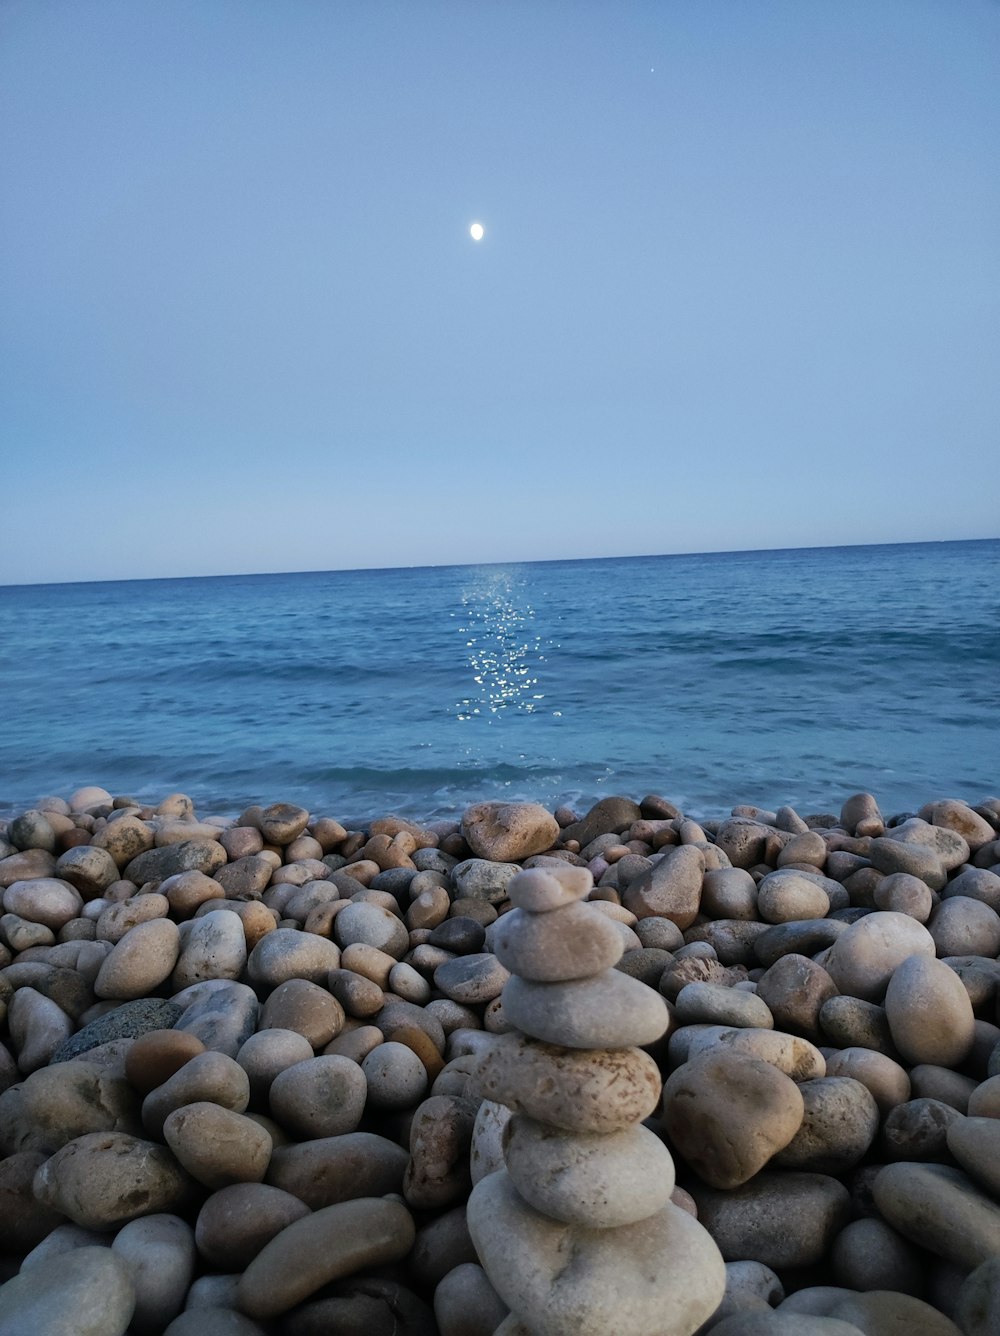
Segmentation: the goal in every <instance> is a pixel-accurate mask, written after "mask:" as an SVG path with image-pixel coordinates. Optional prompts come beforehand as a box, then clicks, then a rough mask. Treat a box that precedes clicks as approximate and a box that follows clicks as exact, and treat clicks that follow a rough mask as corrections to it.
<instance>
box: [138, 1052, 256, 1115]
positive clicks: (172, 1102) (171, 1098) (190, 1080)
mask: <svg viewBox="0 0 1000 1336" xmlns="http://www.w3.org/2000/svg"><path fill="white" fill-rule="evenodd" d="M203 1101H210V1102H211V1103H213V1104H219V1105H221V1106H222V1107H223V1108H225V1109H232V1110H233V1111H234V1112H235V1113H242V1112H243V1111H244V1109H245V1108H246V1107H247V1105H248V1104H249V1102H250V1082H249V1079H248V1078H247V1074H246V1072H245V1071H244V1070H243V1068H242V1067H241V1066H240V1065H239V1063H238V1062H237V1061H236V1060H235V1059H234V1058H230V1057H227V1056H226V1054H224V1053H217V1052H216V1051H215V1050H214V1049H208V1050H207V1051H206V1052H204V1053H198V1054H196V1055H195V1056H194V1057H193V1058H189V1059H188V1061H187V1062H186V1063H185V1064H184V1065H183V1066H182V1067H180V1068H179V1069H178V1070H177V1071H176V1072H175V1073H174V1074H173V1076H170V1077H168V1078H167V1080H166V1081H164V1083H163V1084H162V1085H159V1086H157V1087H156V1089H155V1090H151V1091H150V1092H149V1094H148V1095H147V1096H146V1098H145V1099H144V1100H143V1102H142V1123H143V1126H144V1127H145V1128H146V1130H147V1131H148V1132H149V1133H150V1135H152V1136H162V1135H163V1124H164V1122H165V1121H166V1119H167V1117H168V1116H169V1115H170V1114H171V1113H173V1111H174V1109H179V1108H182V1107H183V1106H184V1105H185V1104H196V1103H201V1102H203Z"/></svg>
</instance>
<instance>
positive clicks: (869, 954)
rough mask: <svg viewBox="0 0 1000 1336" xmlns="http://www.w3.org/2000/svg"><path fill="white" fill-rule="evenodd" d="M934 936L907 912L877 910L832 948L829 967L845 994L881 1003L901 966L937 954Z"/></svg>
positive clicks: (826, 966)
mask: <svg viewBox="0 0 1000 1336" xmlns="http://www.w3.org/2000/svg"><path fill="white" fill-rule="evenodd" d="M934 954H935V946H934V939H933V937H931V935H930V933H929V932H928V931H927V929H926V928H925V927H923V926H922V924H920V923H917V921H916V920H915V919H912V918H910V917H909V916H908V915H906V914H897V913H892V912H890V911H877V912H876V913H874V914H867V915H866V916H865V917H864V918H862V919H859V920H858V921H857V922H856V923H852V924H851V925H850V927H849V928H848V929H847V930H846V932H843V933H841V934H840V936H839V937H838V938H837V940H836V941H835V942H834V943H833V945H832V946H831V947H830V951H829V955H828V957H827V960H826V965H825V968H826V970H827V972H828V973H829V974H830V976H831V978H832V979H833V981H834V983H835V984H836V985H837V987H838V988H839V989H840V991H841V992H842V993H846V994H848V995H850V996H851V997H857V998H861V999H862V1000H863V1001H867V1002H880V1001H881V1000H882V998H883V997H884V995H885V990H886V988H887V987H888V985H889V980H890V979H891V978H892V973H893V971H894V970H895V969H896V967H897V965H901V964H902V963H903V961H904V960H906V958H907V957H908V956H913V955H921V956H929V957H933V956H934Z"/></svg>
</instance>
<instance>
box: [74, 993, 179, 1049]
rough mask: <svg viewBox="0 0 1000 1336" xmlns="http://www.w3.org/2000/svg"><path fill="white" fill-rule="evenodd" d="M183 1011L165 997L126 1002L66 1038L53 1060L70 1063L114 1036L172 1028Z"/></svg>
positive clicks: (130, 1035) (136, 1036) (107, 1042)
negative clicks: (71, 1059) (72, 1059)
mask: <svg viewBox="0 0 1000 1336" xmlns="http://www.w3.org/2000/svg"><path fill="white" fill-rule="evenodd" d="M183 1014H184V1008H183V1007H179V1006H177V1004H176V1003H174V1002H170V1001H167V1000H166V999H165V998H162V997H141V998H139V999H138V1000H137V1001H135V1002H123V1003H122V1005H121V1006H120V1007H115V1009H114V1011H109V1012H108V1013H107V1014H106V1015H104V1016H99V1017H98V1018H97V1020H96V1021H91V1022H90V1024H89V1025H85V1026H84V1027H83V1029H82V1030H78V1031H77V1032H76V1034H73V1035H70V1037H69V1038H68V1039H64V1040H63V1042H62V1043H61V1044H60V1045H59V1047H58V1048H57V1049H56V1051H55V1052H54V1053H53V1054H52V1057H51V1059H50V1061H51V1062H68V1061H69V1060H70V1058H78V1057H80V1055H81V1054H82V1053H87V1052H89V1051H90V1049H92V1048H97V1047H98V1045H99V1044H109V1043H111V1041H112V1040H114V1039H138V1038H139V1036H140V1035H142V1034H146V1033H147V1032H148V1031H149V1030H172V1029H173V1028H174V1026H175V1025H176V1024H177V1022H178V1021H179V1020H180V1018H181V1016H183Z"/></svg>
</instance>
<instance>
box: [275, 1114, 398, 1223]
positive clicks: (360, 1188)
mask: <svg viewBox="0 0 1000 1336" xmlns="http://www.w3.org/2000/svg"><path fill="white" fill-rule="evenodd" d="M409 1158H410V1157H409V1155H408V1153H407V1152H406V1151H405V1150H404V1149H403V1147H402V1146H399V1145H397V1144H396V1142H394V1141H389V1140H388V1139H387V1138H386V1137H381V1136H376V1135H375V1134H374V1133H372V1132H347V1133H345V1134H343V1135H342V1136H334V1137H319V1138H317V1139H315V1140H311V1141H302V1142H298V1143H296V1144H292V1145H288V1146H283V1147H281V1148H280V1149H276V1150H275V1152H274V1154H273V1155H272V1156H271V1164H270V1166H269V1168H268V1171H267V1181H268V1183H271V1184H273V1185H274V1186H275V1187H279V1188H282V1189H284V1191H286V1192H290V1193H292V1194H293V1196H295V1197H298V1198H299V1199H300V1200H301V1201H303V1202H305V1204H306V1205H307V1206H308V1207H309V1208H310V1209H311V1210H314V1211H316V1210H320V1209H321V1208H322V1207H324V1206H333V1205H335V1204H336V1203H337V1202H340V1201H348V1200H350V1199H351V1198H353V1197H378V1196H384V1195H385V1194H387V1193H390V1192H394V1193H399V1192H401V1191H402V1186H403V1173H404V1171H405V1170H406V1166H407V1163H408V1162H409Z"/></svg>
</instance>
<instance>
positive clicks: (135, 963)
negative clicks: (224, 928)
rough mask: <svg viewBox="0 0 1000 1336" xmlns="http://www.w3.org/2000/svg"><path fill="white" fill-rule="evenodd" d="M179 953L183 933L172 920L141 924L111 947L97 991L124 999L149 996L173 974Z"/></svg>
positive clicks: (150, 921) (97, 984) (99, 975)
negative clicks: (179, 932)
mask: <svg viewBox="0 0 1000 1336" xmlns="http://www.w3.org/2000/svg"><path fill="white" fill-rule="evenodd" d="M179 952H180V936H179V934H178V931H177V924H176V923H174V921H173V920H172V919H168V918H154V919H150V920H149V922H148V923H139V924H137V925H136V927H134V928H131V929H130V930H129V931H128V932H127V933H126V934H125V936H124V937H123V938H122V939H121V941H119V942H117V943H116V944H115V945H114V946H113V947H112V949H111V953H110V954H109V956H108V958H107V959H106V960H105V962H104V964H103V965H102V966H101V970H100V973H99V974H98V976H97V979H96V981H95V983H94V992H95V993H96V994H97V996H98V997H108V998H115V999H121V1000H123V1001H133V1000H134V999H136V998H140V997H146V996H147V995H148V994H149V993H152V992H154V991H155V990H156V989H157V988H158V987H159V986H160V984H161V983H163V981H164V980H165V979H168V978H169V977H170V974H171V972H172V971H173V968H174V965H176V963H177V956H178V954H179Z"/></svg>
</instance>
